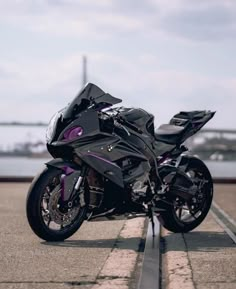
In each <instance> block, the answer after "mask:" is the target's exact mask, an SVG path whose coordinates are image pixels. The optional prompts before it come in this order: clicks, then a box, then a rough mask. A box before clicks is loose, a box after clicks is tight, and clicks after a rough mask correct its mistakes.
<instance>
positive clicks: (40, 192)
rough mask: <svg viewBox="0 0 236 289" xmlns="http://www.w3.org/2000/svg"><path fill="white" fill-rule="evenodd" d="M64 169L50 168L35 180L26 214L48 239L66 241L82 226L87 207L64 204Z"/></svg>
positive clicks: (40, 236) (28, 198) (31, 223)
mask: <svg viewBox="0 0 236 289" xmlns="http://www.w3.org/2000/svg"><path fill="white" fill-rule="evenodd" d="M62 174H63V171H62V170H60V169H57V168H54V167H46V168H45V169H44V170H43V171H42V172H41V173H39V174H38V175H37V176H36V177H35V178H34V180H33V182H32V184H31V186H30V188H29V191H28V195H27V200H26V216H27V219H28V222H29V225H30V227H31V229H32V230H33V231H34V233H35V234H36V235H37V236H38V237H39V238H41V239H43V240H45V241H51V242H56V241H63V240H65V239H67V238H69V237H70V236H72V235H73V234H74V233H75V232H76V231H77V230H78V229H79V227H80V226H81V225H82V223H83V221H84V219H85V216H86V212H87V207H86V206H84V207H80V205H78V206H73V207H72V208H70V209H68V210H64V209H63V206H61V205H60V197H61V194H60V190H61V189H62V187H61V184H60V177H61V175H62Z"/></svg>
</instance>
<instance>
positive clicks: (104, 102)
mask: <svg viewBox="0 0 236 289" xmlns="http://www.w3.org/2000/svg"><path fill="white" fill-rule="evenodd" d="M120 102H122V100H121V99H119V98H116V97H114V96H112V95H110V94H109V93H105V92H104V91H103V90H102V89H100V88H99V87H98V86H96V85H95V84H92V83H88V84H86V86H85V87H84V88H83V89H82V90H81V91H80V92H79V94H78V95H77V96H76V97H75V98H74V100H73V101H72V102H71V103H70V104H69V105H68V107H67V108H66V109H65V111H64V112H63V118H64V119H71V118H74V117H75V115H76V114H78V113H80V112H82V111H83V110H85V109H86V108H87V107H89V106H90V105H92V104H95V105H96V106H97V109H98V110H100V109H103V108H105V107H109V106H111V105H114V104H117V103H120Z"/></svg>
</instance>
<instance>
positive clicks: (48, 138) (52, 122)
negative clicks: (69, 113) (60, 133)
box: [46, 111, 61, 143]
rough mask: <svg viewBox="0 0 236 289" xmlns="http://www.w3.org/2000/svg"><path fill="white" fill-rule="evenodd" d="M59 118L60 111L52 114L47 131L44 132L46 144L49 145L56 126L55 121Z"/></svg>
mask: <svg viewBox="0 0 236 289" xmlns="http://www.w3.org/2000/svg"><path fill="white" fill-rule="evenodd" d="M60 116H61V111H59V112H57V113H56V114H54V116H53V117H52V118H51V120H50V122H49V125H48V128H47V131H46V141H47V143H50V142H51V141H52V139H53V137H54V135H55V128H56V125H57V121H58V119H59V118H60Z"/></svg>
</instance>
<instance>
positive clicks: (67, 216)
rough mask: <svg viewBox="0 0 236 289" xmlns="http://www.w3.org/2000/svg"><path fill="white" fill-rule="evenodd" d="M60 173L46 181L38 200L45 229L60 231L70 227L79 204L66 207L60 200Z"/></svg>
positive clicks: (77, 211) (78, 209)
mask: <svg viewBox="0 0 236 289" xmlns="http://www.w3.org/2000/svg"><path fill="white" fill-rule="evenodd" d="M60 179H61V173H59V174H58V175H57V176H55V177H53V178H52V179H50V180H49V181H48V184H47V186H46V187H45V189H44V191H43V193H42V196H41V201H40V215H41V218H42V220H43V223H44V225H45V226H46V227H47V229H49V230H52V231H55V232H62V231H65V230H67V229H68V228H69V227H71V226H72V225H73V224H74V222H75V221H76V219H77V216H78V214H79V212H80V208H81V207H80V205H79V204H77V205H76V206H71V207H68V206H67V205H66V204H65V203H63V202H62V199H61V192H62V190H63V187H62V184H61V181H60Z"/></svg>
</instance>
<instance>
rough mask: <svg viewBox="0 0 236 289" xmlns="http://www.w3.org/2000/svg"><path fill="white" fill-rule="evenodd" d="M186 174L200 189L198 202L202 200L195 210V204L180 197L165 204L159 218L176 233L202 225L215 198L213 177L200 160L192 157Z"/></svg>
mask: <svg viewBox="0 0 236 289" xmlns="http://www.w3.org/2000/svg"><path fill="white" fill-rule="evenodd" d="M185 173H186V174H188V175H189V176H191V178H192V180H193V182H194V183H195V184H196V185H197V186H198V187H199V190H198V192H197V194H196V200H197V201H198V198H201V199H200V201H198V202H199V204H198V206H197V205H196V208H195V210H193V209H192V205H193V204H190V203H187V202H184V201H183V200H180V198H178V197H176V198H173V197H172V198H171V199H168V201H169V203H166V204H165V211H163V212H161V214H160V216H159V217H158V218H159V220H160V223H161V224H162V225H163V227H165V228H166V229H167V230H169V231H172V232H174V233H186V232H189V231H191V230H193V229H194V228H196V227H197V226H198V225H200V224H201V222H202V221H203V220H204V219H205V217H206V216H207V214H208V212H209V210H210V207H211V203H212V198H213V182H212V177H211V174H210V172H209V170H208V168H207V167H206V165H205V164H204V163H203V162H202V161H201V160H200V159H198V158H195V157H191V158H190V159H189V163H188V166H187V168H186V170H185ZM181 201H182V204H181ZM170 203H172V204H170ZM177 204H178V205H177Z"/></svg>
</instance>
